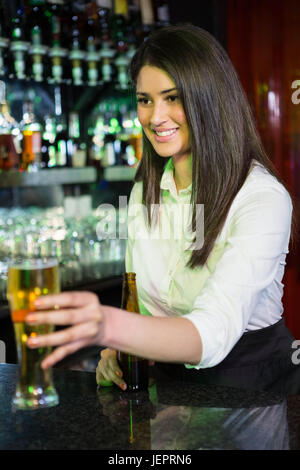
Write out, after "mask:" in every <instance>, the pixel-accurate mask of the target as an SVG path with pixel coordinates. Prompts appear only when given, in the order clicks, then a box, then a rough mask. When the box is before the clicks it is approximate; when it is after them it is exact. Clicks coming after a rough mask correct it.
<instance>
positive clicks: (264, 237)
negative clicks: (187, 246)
mask: <svg viewBox="0 0 300 470" xmlns="http://www.w3.org/2000/svg"><path fill="white" fill-rule="evenodd" d="M252 189H253V190H251V191H250V192H247V193H245V194H242V195H241V196H240V197H239V199H238V203H236V204H233V206H234V210H233V211H231V215H230V217H231V220H230V230H229V231H228V238H227V239H226V242H225V248H224V252H223V254H222V256H221V258H220V259H219V261H218V263H217V265H216V267H215V270H214V272H213V274H212V275H211V276H210V277H209V278H208V279H207V281H206V283H205V286H204V287H203V289H202V291H201V293H200V294H199V296H197V297H196V299H195V301H194V304H193V308H192V311H191V312H190V313H188V314H186V315H184V318H187V319H189V320H190V321H191V322H192V323H193V324H194V326H195V327H196V328H197V330H198V332H199V334H200V336H201V340H202V345H203V354H202V359H201V362H200V363H199V364H197V365H196V366H194V365H193V366H192V365H189V364H186V367H191V368H197V369H200V368H206V367H213V366H215V365H217V364H219V363H220V362H221V361H222V360H223V359H224V358H225V357H226V356H227V355H228V353H229V352H230V351H231V349H232V348H233V347H234V345H235V344H236V343H237V341H238V340H239V339H240V337H241V336H242V334H243V333H244V331H245V329H246V327H247V325H248V322H249V319H250V317H251V314H252V313H253V312H254V311H255V308H256V305H257V302H258V300H259V296H260V295H261V293H262V291H263V290H264V289H266V288H268V286H270V285H271V283H272V282H273V281H274V279H275V277H276V273H277V271H278V269H279V264H280V260H281V257H282V255H283V254H284V253H287V251H288V243H289V237H290V227H291V215H292V203H291V199H290V196H289V194H288V192H287V191H286V190H285V189H284V188H283V186H281V185H280V184H279V183H278V184H277V185H274V186H271V185H270V187H265V188H263V189H261V188H260V189H259V190H255V186H254V185H253V188H252ZM235 202H236V201H235Z"/></svg>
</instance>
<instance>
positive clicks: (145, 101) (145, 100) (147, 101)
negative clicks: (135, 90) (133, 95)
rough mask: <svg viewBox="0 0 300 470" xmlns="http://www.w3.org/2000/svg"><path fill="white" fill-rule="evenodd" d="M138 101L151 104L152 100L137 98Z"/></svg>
mask: <svg viewBox="0 0 300 470" xmlns="http://www.w3.org/2000/svg"><path fill="white" fill-rule="evenodd" d="M137 102H138V103H140V104H145V105H146V104H149V102H150V100H148V98H137Z"/></svg>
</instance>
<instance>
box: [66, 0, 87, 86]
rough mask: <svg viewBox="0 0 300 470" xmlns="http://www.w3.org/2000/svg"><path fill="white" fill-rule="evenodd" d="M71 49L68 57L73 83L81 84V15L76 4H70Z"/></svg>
mask: <svg viewBox="0 0 300 470" xmlns="http://www.w3.org/2000/svg"><path fill="white" fill-rule="evenodd" d="M70 8H71V15H72V16H71V44H72V46H71V51H70V54H69V59H70V61H71V66H72V81H73V85H75V86H80V85H83V84H84V82H83V60H84V59H85V52H84V51H83V50H82V39H83V38H82V28H81V26H80V24H79V23H80V20H81V15H80V11H79V10H78V9H77V7H76V4H71V6H70Z"/></svg>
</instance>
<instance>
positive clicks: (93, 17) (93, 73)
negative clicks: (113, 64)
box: [86, 2, 100, 86]
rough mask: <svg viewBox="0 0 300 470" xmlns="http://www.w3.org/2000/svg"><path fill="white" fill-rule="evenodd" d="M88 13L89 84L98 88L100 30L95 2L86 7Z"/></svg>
mask: <svg viewBox="0 0 300 470" xmlns="http://www.w3.org/2000/svg"><path fill="white" fill-rule="evenodd" d="M86 13H87V22H86V27H87V34H86V37H87V40H86V49H87V54H86V61H87V84H88V85H89V86H96V85H98V84H99V70H98V68H99V62H100V57H99V51H98V47H99V37H98V35H97V30H98V15H97V7H96V4H95V3H94V2H89V3H88V4H87V5H86Z"/></svg>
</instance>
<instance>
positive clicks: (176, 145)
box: [136, 65, 190, 160]
mask: <svg viewBox="0 0 300 470" xmlns="http://www.w3.org/2000/svg"><path fill="white" fill-rule="evenodd" d="M136 89H137V100H138V119H139V121H140V123H141V125H142V127H143V130H144V132H145V134H146V136H147V138H148V139H149V141H150V142H151V144H152V145H153V147H154V149H155V151H156V153H157V154H158V155H160V156H161V157H170V156H171V157H173V160H179V159H180V160H181V159H185V158H186V157H188V155H189V153H190V144H189V129H188V125H187V121H186V117H185V113H184V110H183V106H182V103H181V101H180V99H179V97H178V92H177V89H176V85H175V83H174V82H173V80H172V79H171V78H170V76H169V75H168V74H167V73H166V72H164V71H163V70H161V69H159V68H157V67H153V66H151V65H144V66H143V67H142V68H141V70H140V72H139V75H138V78H137V87H136Z"/></svg>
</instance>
